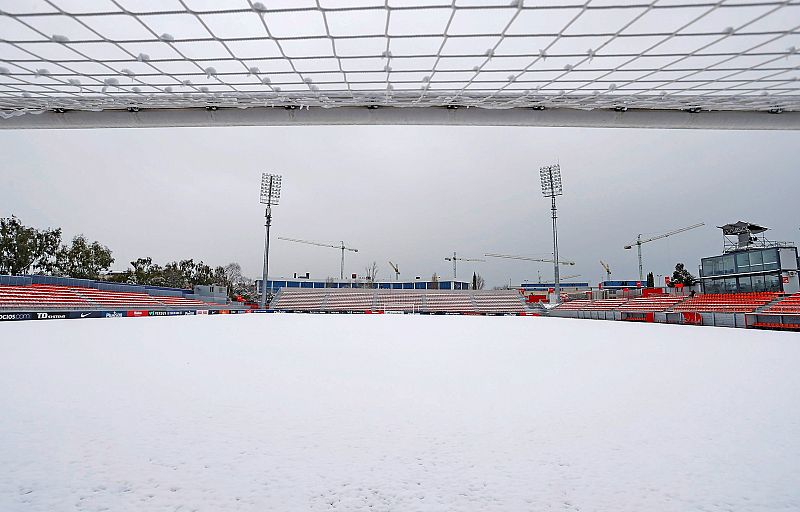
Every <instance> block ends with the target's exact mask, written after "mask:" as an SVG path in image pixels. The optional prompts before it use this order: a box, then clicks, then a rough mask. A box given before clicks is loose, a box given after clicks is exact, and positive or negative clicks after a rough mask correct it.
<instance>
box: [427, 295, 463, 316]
mask: <svg viewBox="0 0 800 512" xmlns="http://www.w3.org/2000/svg"><path fill="white" fill-rule="evenodd" d="M423 307H424V310H425V311H431V312H439V311H442V312H446V313H474V312H475V311H476V308H475V304H474V303H473V302H472V297H471V296H470V294H469V293H465V292H460V293H447V292H439V293H428V294H426V295H425V304H424V306H423Z"/></svg>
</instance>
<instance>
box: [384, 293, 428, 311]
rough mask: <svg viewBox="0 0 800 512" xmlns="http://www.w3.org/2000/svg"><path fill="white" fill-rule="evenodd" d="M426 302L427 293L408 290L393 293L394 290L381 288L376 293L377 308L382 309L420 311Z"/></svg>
mask: <svg viewBox="0 0 800 512" xmlns="http://www.w3.org/2000/svg"><path fill="white" fill-rule="evenodd" d="M424 302H425V293H420V292H416V291H411V290H409V291H407V292H405V293H393V291H384V290H379V291H378V293H376V294H375V308H376V309H377V310H380V311H403V312H411V313H413V312H414V311H420V310H421V309H422V305H423V303H424Z"/></svg>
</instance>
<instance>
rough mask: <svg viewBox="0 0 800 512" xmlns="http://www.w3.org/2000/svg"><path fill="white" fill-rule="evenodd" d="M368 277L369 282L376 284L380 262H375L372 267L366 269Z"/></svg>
mask: <svg viewBox="0 0 800 512" xmlns="http://www.w3.org/2000/svg"><path fill="white" fill-rule="evenodd" d="M366 276H367V280H368V281H371V282H373V283H374V282H375V278H376V277H378V262H377V261H373V262H372V265H370V266H368V267H367V268H366Z"/></svg>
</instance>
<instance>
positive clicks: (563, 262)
mask: <svg viewBox="0 0 800 512" xmlns="http://www.w3.org/2000/svg"><path fill="white" fill-rule="evenodd" d="M484 256H489V257H490V258H506V259H509V260H525V261H538V262H541V263H555V262H556V261H555V260H552V259H547V258H531V257H528V256H514V255H512V254H490V253H486V254H484ZM558 264H559V265H574V264H575V262H574V261H564V260H559V262H558Z"/></svg>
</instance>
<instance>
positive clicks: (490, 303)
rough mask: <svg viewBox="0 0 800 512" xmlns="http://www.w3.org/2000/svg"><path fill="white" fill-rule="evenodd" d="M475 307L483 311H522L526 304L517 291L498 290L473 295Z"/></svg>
mask: <svg viewBox="0 0 800 512" xmlns="http://www.w3.org/2000/svg"><path fill="white" fill-rule="evenodd" d="M472 298H473V300H474V301H475V307H476V308H477V310H478V311H479V312H481V313H522V312H524V311H525V304H524V302H522V300H521V297H520V295H519V294H518V293H516V292H513V291H511V292H504V291H497V292H496V293H481V294H475V295H473V297H472Z"/></svg>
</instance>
